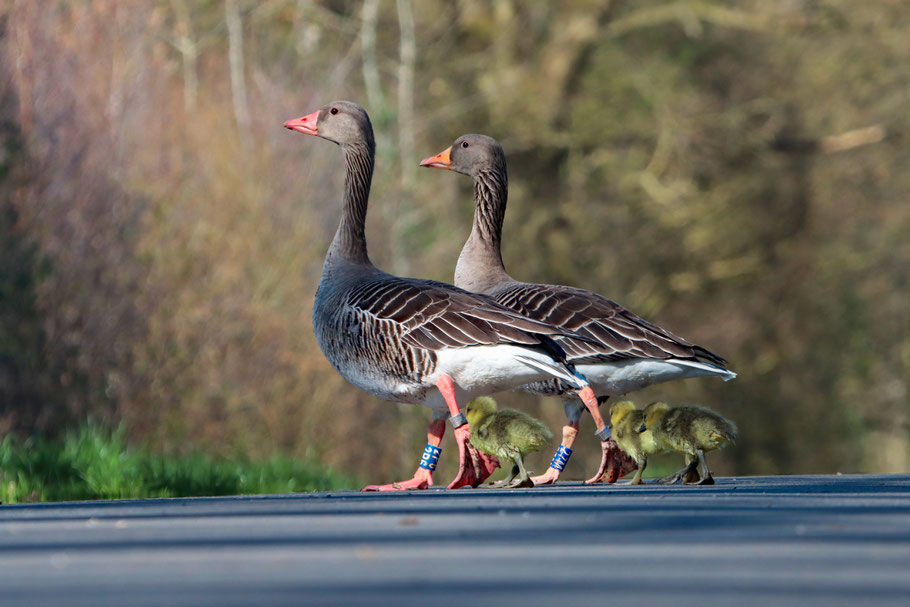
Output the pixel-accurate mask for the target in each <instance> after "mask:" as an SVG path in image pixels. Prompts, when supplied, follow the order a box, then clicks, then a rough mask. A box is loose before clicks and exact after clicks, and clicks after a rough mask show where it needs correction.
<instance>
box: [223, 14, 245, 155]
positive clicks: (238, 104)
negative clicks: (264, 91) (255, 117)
mask: <svg viewBox="0 0 910 607" xmlns="http://www.w3.org/2000/svg"><path fill="white" fill-rule="evenodd" d="M224 12H225V21H226V22H227V31H228V61H229V63H230V68H231V99H232V100H233V102H234V119H235V120H236V121H237V128H238V129H239V131H240V139H241V142H242V143H243V145H244V147H248V142H249V132H250V109H249V104H248V102H247V97H246V82H245V80H244V76H243V72H244V69H243V22H242V21H241V18H240V10H239V9H238V7H237V0H225V3H224Z"/></svg>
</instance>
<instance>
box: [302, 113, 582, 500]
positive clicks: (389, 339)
mask: <svg viewBox="0 0 910 607" xmlns="http://www.w3.org/2000/svg"><path fill="white" fill-rule="evenodd" d="M284 126H285V127H286V128H288V129H291V130H293V131H297V132H299V133H304V134H307V135H315V136H316V137H321V138H323V139H327V140H329V141H332V142H334V143H336V144H338V145H339V146H340V147H341V151H342V161H343V167H344V171H345V179H344V196H343V199H342V215H341V221H340V223H339V225H338V230H337V231H336V232H335V238H334V239H333V240H332V244H331V245H330V246H329V250H328V253H327V255H326V258H325V263H324V264H323V267H322V278H321V280H320V282H319V290H318V291H317V292H316V301H315V304H314V307H313V329H314V331H315V333H316V339H317V341H318V342H319V347H320V348H321V349H322V352H323V353H324V354H325V357H326V358H327V359H328V360H329V362H330V363H331V364H332V366H333V367H334V368H335V370H336V371H338V372H339V373H340V374H341V375H342V376H343V377H344V378H345V379H346V380H348V381H349V382H350V383H352V384H354V385H355V386H357V387H358V388H360V389H362V390H364V391H366V392H368V393H370V394H373V395H375V396H377V397H379V398H382V399H385V400H388V401H395V402H404V403H412V404H422V405H425V406H427V407H429V408H430V409H431V410H432V411H433V421H432V422H431V423H430V425H429V428H428V430H427V446H426V448H425V450H424V455H423V457H422V459H421V460H420V464H419V465H418V468H417V471H416V472H415V473H414V476H413V477H412V478H410V479H408V480H406V481H403V482H399V483H391V484H385V485H370V486H368V487H365V488H364V490H370V491H388V490H401V489H426V488H427V487H430V486H432V485H433V470H434V469H435V467H436V460H437V458H438V456H439V451H440V449H439V445H440V443H441V441H442V436H443V433H444V431H445V423H444V420H445V418H446V417H449V420H450V421H451V423H452V426H453V427H454V428H455V438H456V441H457V443H458V450H459V471H458V474H457V476H456V477H455V479H454V480H453V481H452V482H451V483H450V484H449V488H457V487H463V486H468V485H470V486H477V485H479V484H480V483H482V482H483V481H484V480H485V479H486V478H487V477H488V476H489V475H490V474H491V473H492V472H493V470H495V468H496V466H497V465H498V461H497V460H496V458H494V457H490V456H487V455H484V454H483V453H480V452H479V451H477V450H476V449H474V448H473V446H472V445H471V443H470V440H469V438H470V428H469V425H468V424H467V422H466V420H465V417H464V414H463V413H461V410H460V407H459V403H467V401H469V400H471V399H472V398H474V397H476V396H483V395H488V394H492V393H494V392H498V391H502V390H510V389H513V388H515V387H517V386H521V385H524V384H528V383H532V382H541V381H553V380H557V379H558V380H560V381H561V382H564V383H565V384H566V385H571V386H572V387H573V389H576V390H577V391H578V394H579V397H580V398H582V399H583V400H587V401H590V402H591V403H595V404H594V406H595V407H596V399H595V397H594V393H593V391H592V390H591V388H590V387H589V386H588V383H587V381H586V380H585V379H584V378H583V377H582V376H581V375H580V374H578V373H577V372H576V371H575V370H574V369H573V368H572V367H571V366H569V365H567V364H566V362H565V353H564V352H563V351H562V349H561V348H560V347H559V346H558V345H556V343H555V342H554V341H553V339H552V337H551V336H566V335H568V334H569V332H567V331H565V330H564V329H560V328H558V327H554V326H552V325H550V324H548V323H546V322H541V321H537V320H533V319H530V318H526V317H524V316H522V315H521V314H519V313H517V312H514V311H512V310H510V309H508V308H506V307H504V306H502V305H500V304H497V303H495V302H494V301H492V300H491V299H490V298H488V297H486V296H483V295H477V294H473V293H469V292H467V291H465V290H463V289H459V288H457V287H453V286H452V285H448V284H445V283H440V282H434V281H430V280H420V279H415V278H401V277H398V276H393V275H391V274H387V273H386V272H383V271H382V270H379V269H378V268H376V267H375V266H374V265H373V264H372V263H371V262H370V258H369V256H368V255H367V244H366V238H365V233H364V222H365V219H366V213H367V199H368V198H369V194H370V184H371V181H372V177H373V162H374V155H375V143H374V139H373V127H372V125H371V123H370V119H369V117H368V116H367V113H366V111H364V109H363V108H362V107H360V106H359V105H357V104H356V103H352V102H349V101H336V102H333V103H330V104H328V105H326V106H324V107H323V108H321V109H320V110H318V111H316V112H313V113H312V114H309V115H307V116H304V117H302V118H298V119H295V120H289V121H287V122H286V123H285V124H284ZM577 337H578V338H579V339H584V337H583V336H577ZM395 447H396V448H397V445H396V446H395Z"/></svg>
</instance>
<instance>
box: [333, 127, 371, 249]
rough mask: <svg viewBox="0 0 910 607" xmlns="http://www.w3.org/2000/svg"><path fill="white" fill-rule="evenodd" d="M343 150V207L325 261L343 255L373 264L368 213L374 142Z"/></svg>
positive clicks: (365, 142)
mask: <svg viewBox="0 0 910 607" xmlns="http://www.w3.org/2000/svg"><path fill="white" fill-rule="evenodd" d="M342 150H343V152H344V211H343V213H342V215H341V222H340V223H339V224H338V230H337V231H336V232H335V238H334V239H333V240H332V244H331V246H330V247H329V252H328V254H327V255H326V263H327V264H328V263H329V262H330V261H335V260H337V259H342V260H344V261H347V262H349V263H355V264H361V265H367V266H371V265H373V264H372V263H371V262H370V258H369V256H368V255H367V241H366V230H365V225H366V217H367V200H368V199H369V197H370V183H371V182H372V180H373V158H374V153H375V145H374V144H373V142H372V141H364V142H358V143H356V144H348V145H344V146H342Z"/></svg>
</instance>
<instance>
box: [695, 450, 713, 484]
mask: <svg viewBox="0 0 910 607" xmlns="http://www.w3.org/2000/svg"><path fill="white" fill-rule="evenodd" d="M698 463H699V464H700V465H701V480H700V481H698V484H699V485H713V484H714V477H713V476H711V471H710V470H708V462H706V461H705V452H704V451H702V450H701V449H699V450H698Z"/></svg>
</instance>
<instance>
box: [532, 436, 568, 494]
mask: <svg viewBox="0 0 910 607" xmlns="http://www.w3.org/2000/svg"><path fill="white" fill-rule="evenodd" d="M576 436H578V422H569V425H567V426H563V427H562V443H561V444H562V446H563V447H565V448H566V449H569V450H571V449H572V445H573V444H574V443H575V437H576ZM560 474H562V471H561V470H557V469H556V468H554V467H553V466H550V467H549V468H547V471H546V472H544V473H543V474H541V475H540V476H532V477H531V480H532V481H533V482H534V484H535V485H552V484H553V483H555V482H556V481H558V480H559V475H560Z"/></svg>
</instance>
